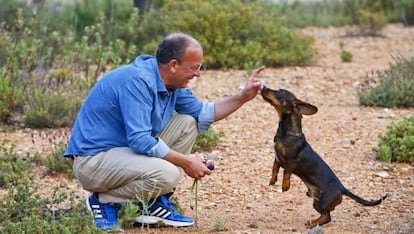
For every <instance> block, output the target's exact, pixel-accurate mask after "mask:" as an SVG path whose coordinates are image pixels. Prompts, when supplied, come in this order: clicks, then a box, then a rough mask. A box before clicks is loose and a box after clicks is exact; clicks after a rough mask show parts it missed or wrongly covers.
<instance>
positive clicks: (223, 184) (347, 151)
mask: <svg viewBox="0 0 414 234" xmlns="http://www.w3.org/2000/svg"><path fill="white" fill-rule="evenodd" d="M347 30H348V29H346V28H339V29H338V28H327V29H319V28H307V29H305V30H303V32H304V33H305V34H308V35H312V36H314V37H315V40H316V41H315V42H316V46H317V48H318V51H319V56H318V60H317V62H316V64H315V65H314V66H311V67H289V68H281V69H267V70H265V71H264V72H263V74H262V75H261V77H262V78H263V80H265V83H266V85H268V86H269V87H272V88H285V89H289V90H291V91H292V92H293V93H295V94H296V96H297V97H298V98H300V99H302V100H305V101H308V102H310V103H312V104H314V105H316V106H318V108H319V112H318V113H317V114H316V115H313V116H306V117H304V119H303V128H304V132H305V134H306V137H307V139H308V141H309V142H310V144H311V145H312V147H313V148H314V149H315V150H316V151H317V152H319V154H320V155H321V156H322V157H323V158H324V160H325V161H326V162H327V163H328V164H329V165H330V166H331V167H332V169H333V170H334V171H335V172H336V173H337V175H338V177H339V178H340V179H341V180H342V182H343V183H344V185H345V186H346V187H348V188H349V189H350V190H352V191H353V192H355V193H357V194H359V195H361V196H362V197H364V198H366V199H368V200H370V199H378V198H380V197H381V196H383V195H384V194H386V193H388V194H389V198H388V199H387V200H386V201H385V202H384V203H383V204H381V205H379V206H376V207H363V206H361V205H359V204H357V203H356V202H354V201H353V200H350V199H348V198H344V200H343V202H342V204H340V205H339V206H338V207H337V208H336V210H335V211H333V212H332V219H333V220H332V222H331V223H330V224H327V225H325V226H324V231H325V233H375V234H376V233H413V232H414V211H413V208H414V168H413V166H412V165H407V164H392V165H386V164H383V163H381V162H379V161H377V160H376V159H375V154H374V153H373V151H372V148H373V147H376V146H377V144H378V138H377V136H378V134H380V133H384V132H385V130H386V126H387V125H388V124H390V123H391V122H392V121H397V120H399V119H400V118H401V117H403V116H409V115H413V114H414V109H387V108H370V107H360V106H359V105H358V97H357V92H356V87H357V86H358V85H359V84H360V83H361V81H362V80H363V79H364V78H365V77H366V76H367V75H369V74H371V75H372V72H373V71H376V70H384V69H387V68H388V66H389V64H390V63H392V62H394V59H393V57H396V56H400V55H401V56H404V57H411V56H414V28H412V27H411V28H405V27H403V26H401V25H390V26H388V27H386V28H385V29H384V31H383V35H384V37H376V38H366V37H344V36H345V35H346V32H347ZM340 41H343V42H344V43H345V48H346V49H347V50H349V51H351V52H352V54H353V56H354V58H353V62H352V63H342V62H341V59H340V48H339V46H338V44H339V42H340ZM206 53H208V51H207V52H206ZM247 77H248V75H247V72H245V71H226V72H220V71H205V72H203V75H202V78H201V79H198V80H197V81H195V82H194V83H193V84H191V85H192V87H193V88H194V92H195V93H196V94H197V95H199V97H200V98H202V99H205V100H217V99H219V98H223V97H225V96H226V95H229V94H232V93H235V92H237V91H238V90H240V89H241V88H242V86H243V85H244V83H245V81H246V79H247ZM277 121H278V117H277V114H276V112H275V111H274V109H273V108H272V107H271V106H270V105H269V104H267V103H265V102H264V101H263V100H262V99H261V97H257V99H256V100H254V101H252V102H250V103H248V104H247V105H245V106H243V107H242V108H241V109H240V110H239V111H238V112H236V113H235V114H234V115H232V116H230V117H229V118H227V119H225V120H223V121H220V122H218V123H216V124H215V125H214V126H213V128H214V129H215V130H217V131H223V132H224V133H225V138H224V139H223V142H222V144H221V145H220V147H219V148H218V149H217V150H215V151H214V152H213V153H217V155H218V158H217V160H216V169H215V171H214V173H213V174H212V175H211V176H209V177H207V178H205V179H204V180H203V181H202V183H201V184H200V186H199V193H198V227H195V228H186V229H174V228H157V229H141V228H135V229H128V230H126V232H127V233H141V232H144V233H182V232H188V233H208V232H212V231H213V230H215V229H217V228H220V227H221V228H224V229H223V230H224V231H221V233H307V232H308V230H307V229H306V228H305V226H304V223H305V222H306V221H307V220H308V219H310V218H314V217H315V216H317V213H316V211H314V210H313V208H312V200H311V199H310V198H308V197H307V196H306V195H305V192H306V188H305V186H304V185H303V183H302V182H301V181H300V180H299V179H298V178H297V177H293V179H292V185H291V189H290V190H289V191H288V192H283V193H282V192H281V183H280V181H278V182H277V183H276V185H275V186H269V185H268V182H269V179H270V174H271V171H270V170H271V165H272V163H273V155H274V153H273V149H272V140H273V136H274V134H275V130H276V123H277ZM68 131H69V129H60V130H57V131H56V130H53V131H52V130H50V131H36V132H35V133H34V134H33V131H32V130H19V131H16V132H12V133H10V132H0V138H8V139H16V144H17V149H18V150H19V151H31V152H36V151H40V152H42V151H45V150H47V149H48V148H49V147H50V145H51V143H50V142H52V143H53V142H58V141H59V140H60V139H65V138H66V137H67V132H68ZM32 139H33V140H32ZM32 141H33V142H35V144H33V143H32ZM35 150H36V151H35ZM197 156H200V157H201V156H202V154H198V155H197ZM279 178H281V177H280V175H279ZM192 182H193V181H192V180H191V179H190V178H188V177H185V178H184V179H183V181H182V183H181V185H180V187H179V188H178V189H177V193H176V194H177V197H178V200H179V203H180V206H182V207H183V208H184V209H185V213H186V214H187V215H189V216H193V214H194V212H193V211H192V210H190V208H189V207H190V203H192V202H194V199H193V197H192V195H191V192H190V189H191V185H192ZM39 183H42V184H60V185H61V187H62V188H63V189H67V190H76V191H77V192H78V193H79V197H80V198H85V197H86V195H87V193H86V192H85V191H83V190H82V189H81V188H80V187H79V184H78V183H77V181H76V180H73V181H70V180H66V179H62V178H50V177H47V176H46V177H43V178H40V177H39ZM47 191H48V190H45V193H47Z"/></svg>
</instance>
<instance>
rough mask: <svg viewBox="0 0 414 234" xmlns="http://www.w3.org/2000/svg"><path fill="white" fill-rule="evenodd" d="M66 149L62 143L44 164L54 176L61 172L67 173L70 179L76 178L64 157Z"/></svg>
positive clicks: (48, 156)
mask: <svg viewBox="0 0 414 234" xmlns="http://www.w3.org/2000/svg"><path fill="white" fill-rule="evenodd" d="M65 149H66V145H65V143H63V142H60V143H59V145H58V147H57V149H56V150H54V151H53V152H52V153H51V154H49V155H47V156H46V158H45V159H44V160H43V163H44V164H45V166H46V168H47V169H48V170H49V172H50V173H51V174H52V175H56V174H57V173H59V172H65V173H67V174H68V176H69V178H74V177H75V175H74V172H73V170H72V167H71V165H70V164H69V160H68V159H67V158H65V157H63V153H64V152H65Z"/></svg>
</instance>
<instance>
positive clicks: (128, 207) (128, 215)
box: [118, 202, 140, 228]
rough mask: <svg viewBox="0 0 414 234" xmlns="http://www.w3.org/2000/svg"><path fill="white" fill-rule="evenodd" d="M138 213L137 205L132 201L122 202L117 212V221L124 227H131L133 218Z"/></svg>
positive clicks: (133, 221)
mask: <svg viewBox="0 0 414 234" xmlns="http://www.w3.org/2000/svg"><path fill="white" fill-rule="evenodd" d="M139 215H140V212H139V207H138V206H137V205H136V204H134V203H132V202H127V203H124V204H123V205H122V208H121V210H120V211H119V212H118V218H119V222H120V223H121V225H122V227H124V228H130V227H133V226H134V223H135V218H136V217H138V216H139Z"/></svg>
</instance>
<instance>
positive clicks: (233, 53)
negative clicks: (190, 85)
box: [139, 0, 315, 69]
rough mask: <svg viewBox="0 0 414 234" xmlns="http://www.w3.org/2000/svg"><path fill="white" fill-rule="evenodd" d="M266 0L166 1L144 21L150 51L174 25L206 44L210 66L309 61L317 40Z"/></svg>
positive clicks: (142, 32)
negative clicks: (287, 22)
mask: <svg viewBox="0 0 414 234" xmlns="http://www.w3.org/2000/svg"><path fill="white" fill-rule="evenodd" d="M269 6H270V5H268V4H265V3H263V2H262V1H258V0H256V1H247V2H246V1H241V0H227V1H220V0H213V1H190V0H185V1H174V0H168V1H165V4H164V6H163V7H162V8H160V9H159V11H153V12H149V13H148V14H147V15H146V16H145V18H144V21H143V22H142V24H141V30H140V37H139V39H140V40H142V39H143V40H144V41H147V42H149V43H147V44H146V45H145V47H144V50H145V52H146V53H151V54H153V53H154V52H155V49H156V45H157V43H158V42H159V41H160V40H161V39H162V38H163V37H164V36H165V35H166V34H169V33H171V32H174V31H183V32H187V33H191V34H192V35H193V36H194V37H195V38H197V39H198V40H199V41H200V42H201V44H202V45H203V47H204V51H205V53H204V62H205V63H206V64H208V67H209V68H211V69H217V68H235V69H250V68H253V67H256V66H258V65H265V66H267V67H277V66H284V65H307V64H310V63H311V62H312V59H313V57H314V54H315V51H314V49H313V48H312V44H313V40H312V39H311V38H310V37H306V36H304V35H301V34H299V33H297V32H296V31H294V30H291V29H289V28H287V27H286V26H285V21H284V19H282V18H281V17H280V16H279V15H278V14H277V12H275V11H272V9H271V7H269Z"/></svg>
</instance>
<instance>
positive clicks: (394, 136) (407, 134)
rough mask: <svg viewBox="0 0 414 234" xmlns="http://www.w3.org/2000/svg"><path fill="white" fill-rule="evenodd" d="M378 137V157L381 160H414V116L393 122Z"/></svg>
mask: <svg viewBox="0 0 414 234" xmlns="http://www.w3.org/2000/svg"><path fill="white" fill-rule="evenodd" d="M378 137H379V139H380V142H379V145H378V157H379V158H380V159H381V160H385V161H387V162H411V163H412V162H414V116H411V117H405V118H402V119H401V120H400V121H398V122H394V123H391V124H390V125H389V126H387V132H386V133H385V134H383V135H381V134H380V135H379V136H378Z"/></svg>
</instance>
